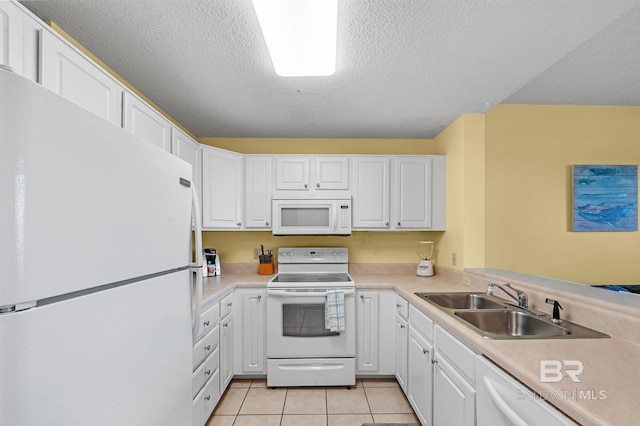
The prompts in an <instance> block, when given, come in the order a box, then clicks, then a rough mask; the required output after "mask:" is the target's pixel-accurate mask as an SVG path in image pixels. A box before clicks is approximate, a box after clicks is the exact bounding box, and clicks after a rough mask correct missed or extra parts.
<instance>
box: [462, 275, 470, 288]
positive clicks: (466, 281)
mask: <svg viewBox="0 0 640 426" xmlns="http://www.w3.org/2000/svg"><path fill="white" fill-rule="evenodd" d="M462 285H466V286H467V287H471V278H469V277H462Z"/></svg>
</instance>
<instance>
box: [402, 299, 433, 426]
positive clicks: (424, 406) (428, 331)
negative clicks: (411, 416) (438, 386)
mask: <svg viewBox="0 0 640 426" xmlns="http://www.w3.org/2000/svg"><path fill="white" fill-rule="evenodd" d="M432 338H433V321H432V320H431V319H430V318H429V317H427V316H426V315H425V314H423V313H422V312H420V311H418V310H417V309H416V308H415V307H414V306H410V307H409V341H408V345H409V347H408V351H407V355H408V363H407V398H408V399H409V403H410V404H411V406H412V407H413V411H414V412H415V413H416V416H418V419H419V420H420V423H421V424H422V426H427V425H431V417H432V411H433V410H432V404H433V362H432V361H433V344H432ZM436 424H437V423H436Z"/></svg>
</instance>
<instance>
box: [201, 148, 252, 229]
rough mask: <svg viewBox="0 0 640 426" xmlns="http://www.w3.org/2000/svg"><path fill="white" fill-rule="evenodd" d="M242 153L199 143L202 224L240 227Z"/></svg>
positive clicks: (206, 225)
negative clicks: (200, 148) (200, 149)
mask: <svg viewBox="0 0 640 426" xmlns="http://www.w3.org/2000/svg"><path fill="white" fill-rule="evenodd" d="M242 163H243V161H242V154H237V153H235V152H231V151H226V150H224V149H218V148H213V147H209V146H203V147H202V226H203V227H204V228H209V229H212V228H213V229H240V228H242V200H243V194H244V189H243V175H244V173H243V164H242Z"/></svg>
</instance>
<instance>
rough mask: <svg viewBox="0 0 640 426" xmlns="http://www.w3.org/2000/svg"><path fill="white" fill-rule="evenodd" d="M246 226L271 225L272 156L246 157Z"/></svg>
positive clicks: (268, 226) (267, 227) (266, 226)
mask: <svg viewBox="0 0 640 426" xmlns="http://www.w3.org/2000/svg"><path fill="white" fill-rule="evenodd" d="M244 168H245V227H247V228H262V229H269V228H270V227H271V190H272V187H271V157H267V156H264V157H263V156H248V157H245V163H244Z"/></svg>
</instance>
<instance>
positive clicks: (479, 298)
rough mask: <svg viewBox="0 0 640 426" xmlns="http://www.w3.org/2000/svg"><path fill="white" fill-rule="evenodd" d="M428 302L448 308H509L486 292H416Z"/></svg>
mask: <svg viewBox="0 0 640 426" xmlns="http://www.w3.org/2000/svg"><path fill="white" fill-rule="evenodd" d="M416 295H417V296H420V297H422V298H423V299H424V300H426V301H427V302H431V303H435V304H436V305H439V306H441V307H443V308H447V309H507V307H506V306H505V305H504V304H503V303H502V302H501V301H500V300H499V299H498V298H497V297H494V296H487V295H486V294H484V293H416Z"/></svg>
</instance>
